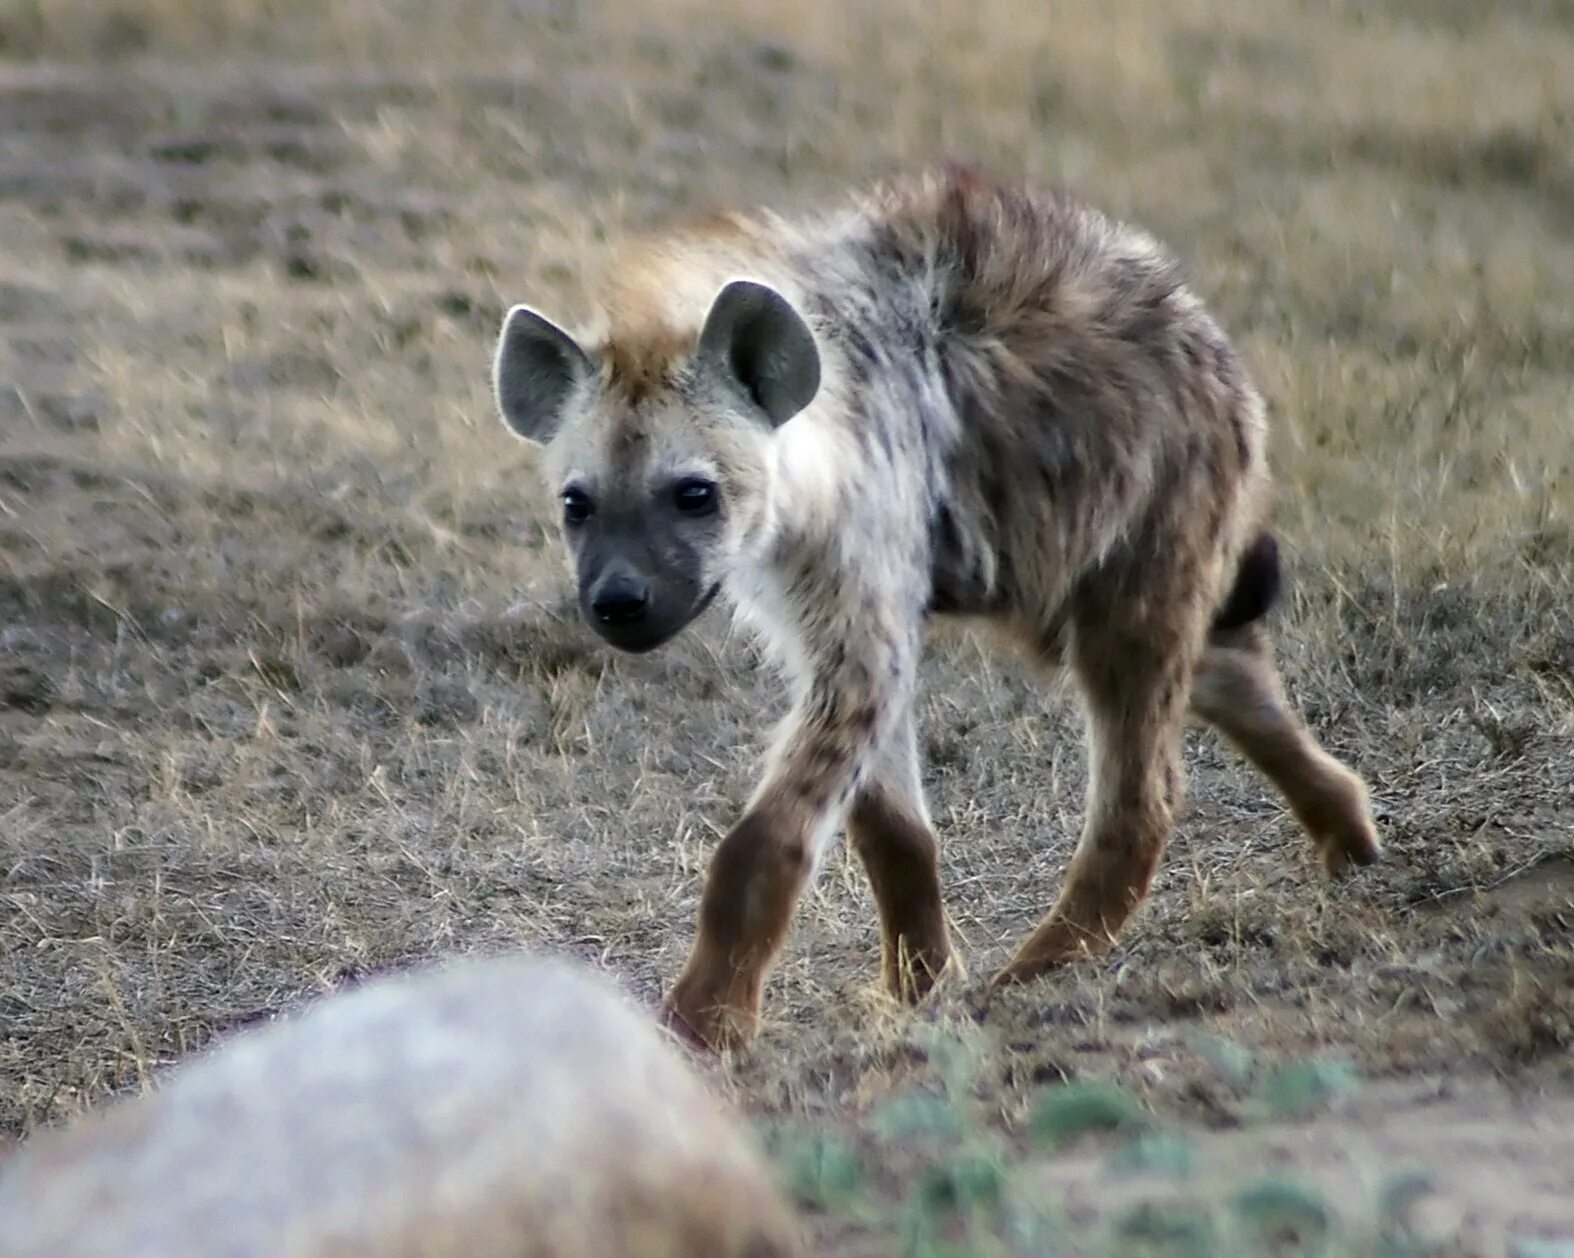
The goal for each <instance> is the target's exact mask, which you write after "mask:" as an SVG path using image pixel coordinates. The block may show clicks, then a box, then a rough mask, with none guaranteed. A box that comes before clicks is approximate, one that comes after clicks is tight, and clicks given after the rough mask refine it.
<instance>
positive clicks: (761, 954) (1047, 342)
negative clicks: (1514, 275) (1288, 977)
mask: <svg viewBox="0 0 1574 1258" xmlns="http://www.w3.org/2000/svg"><path fill="white" fill-rule="evenodd" d="M600 304H601V312H600V318H599V320H598V326H595V327H592V328H591V329H589V330H587V331H586V333H585V335H583V336H582V337H580V338H576V337H574V336H572V335H571V334H570V333H569V332H567V331H565V330H563V329H562V328H561V327H559V326H557V325H556V324H554V323H552V322H551V321H549V320H548V319H547V318H545V317H544V316H542V315H541V314H539V313H537V312H536V311H534V310H533V309H531V308H529V307H526V306H517V307H515V308H514V309H513V310H511V311H510V312H509V314H508V317H507V319H506V322H505V324H504V327H503V330H502V335H501V338H500V342H499V345H498V350H497V355H496V360H495V364H494V386H495V390H496V397H497V402H498V405H499V409H500V410H501V412H502V415H503V418H504V419H505V421H506V422H507V424H508V426H509V427H510V428H512V430H513V431H514V432H515V433H517V434H518V435H519V436H521V437H523V438H525V439H526V440H528V441H531V442H534V443H537V444H538V445H540V446H542V447H544V455H543V458H542V465H543V468H544V471H545V474H546V477H547V479H548V481H549V483H550V484H551V486H552V487H553V488H555V490H556V491H557V492H558V493H559V494H560V495H561V502H562V518H563V530H564V533H565V535H566V539H567V544H568V549H569V552H570V556H571V564H572V567H573V569H574V571H575V573H576V575H577V579H578V587H579V601H580V606H581V609H582V612H583V614H584V616H585V618H586V619H587V620H588V621H589V623H590V625H591V627H592V628H594V629H595V630H596V632H598V633H599V634H600V635H601V636H602V637H603V638H605V639H606V640H607V641H608V642H610V643H611V644H612V645H613V646H615V647H618V648H621V649H623V650H625V651H635V652H638V651H648V650H651V649H652V648H654V647H657V646H659V645H661V644H662V643H664V642H666V641H667V640H668V639H670V638H671V637H672V636H673V635H674V634H676V633H678V632H679V631H680V630H681V629H682V628H683V627H684V626H685V625H687V624H688V623H689V622H690V621H692V620H693V619H694V618H695V617H696V616H697V615H699V614H700V612H702V611H703V610H704V609H705V608H706V606H707V605H708V604H709V603H710V602H711V600H712V599H713V598H714V597H715V596H716V594H717V593H718V592H720V591H726V594H727V596H728V597H729V599H730V600H731V601H732V602H733V603H734V604H735V605H736V607H737V608H738V609H739V610H740V611H741V612H742V613H743V615H744V617H745V619H747V620H749V621H752V623H753V624H754V625H755V626H756V627H757V628H758V629H759V630H760V631H761V633H762V636H763V638H764V640H765V641H766V643H767V644H768V645H769V646H770V647H772V648H773V649H774V652H775V654H776V656H777V657H778V658H779V660H780V661H781V663H782V665H783V666H784V668H785V673H786V675H787V677H788V678H789V679H790V682H791V691H792V705H791V712H790V715H789V717H788V719H787V721H786V723H785V727H784V729H783V732H782V733H781V735H780V736H779V738H778V741H777V743H776V745H775V749H774V751H773V752H772V754H771V756H770V759H769V763H768V767H767V768H766V770H765V774H764V777H763V780H762V781H761V783H760V785H759V787H758V789H757V790H756V791H755V793H754V795H753V798H752V799H751V800H750V802H749V804H748V806H747V807H746V808H745V810H744V812H743V815H742V817H741V819H740V820H738V822H737V823H736V825H734V826H733V828H732V829H731V831H730V832H729V833H728V834H727V835H726V837H725V838H724V839H723V841H722V842H721V844H720V846H719V847H718V848H717V850H716V853H715V856H714V858H713V860H712V863H711V866H710V870H709V874H708V876H707V879H706V882H705V887H704V891H703V895H702V898H701V903H700V911H699V925H698V932H697V937H696V940H695V943H694V946H693V951H692V953H691V955H690V958H689V961H688V963H687V966H686V968H685V969H684V971H683V973H682V975H681V976H680V978H679V979H678V981H677V983H676V985H675V987H674V988H673V989H672V991H671V992H670V994H669V996H668V998H667V1008H668V1012H669V1016H670V1018H671V1020H672V1022H673V1023H674V1025H676V1026H678V1027H680V1028H682V1029H684V1030H687V1031H688V1032H689V1033H691V1034H693V1035H695V1036H697V1037H698V1038H699V1039H700V1040H702V1041H704V1042H706V1043H708V1044H711V1045H726V1044H730V1043H735V1042H737V1041H739V1040H742V1039H746V1038H747V1037H748V1036H749V1035H750V1034H751V1033H752V1031H753V1029H754V1026H755V1023H756V1020H757V1015H758V1010H759V1006H760V997H761V987H762V983H763V980H764V978H765V975H766V972H767V969H768V967H769V965H770V963H771V961H772V958H773V957H774V956H775V954H776V953H777V951H778V949H779V948H780V947H781V944H782V941H783V936H784V935H785V933H786V931H787V927H788V920H789V917H790V915H791V913H792V909H793V905H794V902H795V900H796V899H797V897H798V895H799V892H800V891H801V890H802V888H803V886H804V884H805V882H806V880H807V879H808V878H809V877H810V875H811V872H812V871H813V869H814V866H815V864H816V861H817V860H818V859H819V857H820V856H821V854H822V853H823V852H824V850H825V848H826V845H827V840H828V839H829V838H830V837H831V836H832V835H833V833H834V832H836V831H837V829H838V828H839V826H842V825H843V824H845V829H846V831H847V833H848V835H849V837H850V840H851V842H852V845H853V848H854V849H855V851H856V852H857V854H858V856H859V857H860V858H861V859H862V862H863V865H864V867H865V869H866V871H867V873H868V877H869V880H870V883H871V885H872V888H873V892H874V898H875V901H876V905H877V908H878V912H879V917H880V926H881V936H882V952H883V961H882V969H883V977H884V980H885V983H886V984H887V985H888V987H889V988H890V989H891V990H892V991H893V992H895V993H897V994H899V995H902V996H905V997H907V998H909V999H916V998H918V997H921V996H922V995H923V994H924V993H925V992H926V991H927V990H928V988H929V987H930V986H931V985H932V984H933V982H934V980H935V979H936V977H937V976H939V975H940V974H941V972H942V971H944V970H945V969H946V967H947V964H948V962H949V961H950V959H951V956H952V949H951V944H950V941H949V939H948V933H947V926H946V916H945V910H944V907H943V904H942V900H941V891H940V884H939V879H938V875H937V862H936V839H935V835H934V832H933V830H932V828H931V825H930V819H929V813H928V810H927V808H926V805H925V801H924V795H923V790H922V786H921V780H920V779H921V773H920V764H919V756H918V750H917V745H916V740H915V735H914V723H913V706H914V688H915V684H916V679H917V672H918V662H919V654H920V648H921V642H922V639H923V636H924V629H925V625H926V622H928V621H929V620H931V618H936V617H970V618H973V619H974V620H983V621H987V622H989V623H992V624H993V625H995V626H997V627H998V628H1000V629H1002V630H1004V632H1005V635H1006V636H1007V637H1008V638H1009V639H1010V640H1012V641H1013V642H1014V643H1015V644H1016V645H1018V646H1019V647H1020V648H1022V649H1023V650H1025V651H1026V652H1027V654H1028V656H1029V657H1030V658H1031V659H1032V660H1034V661H1036V662H1039V663H1042V664H1046V665H1050V666H1057V665H1061V664H1062V663H1064V664H1065V665H1066V666H1068V667H1069V670H1070V671H1071V673H1072V674H1073V675H1074V677H1075V680H1076V682H1077V683H1078V687H1079V689H1080V691H1081V695H1082V698H1083V700H1084V706H1085V710H1086V716H1087V722H1088V730H1089V757H1090V770H1091V771H1090V774H1089V787H1088V797H1087V811H1086V820H1085V826H1084V829H1083V832H1082V836H1081V839H1080V842H1079V843H1078V845H1077V848H1076V851H1075V854H1074V856H1073V857H1072V860H1071V862H1070V865H1069V867H1068V869H1067V871H1066V875H1065V879H1064V885H1063V887H1062V889H1061V892H1060V896H1059V898H1058V900H1057V901H1056V903H1055V904H1054V906H1053V908H1052V909H1051V910H1050V911H1049V913H1048V916H1046V917H1045V918H1044V919H1043V921H1042V923H1041V924H1040V925H1039V926H1038V927H1037V929H1035V930H1034V931H1033V933H1032V934H1031V935H1030V936H1029V938H1028V939H1027V940H1026V941H1025V942H1024V943H1023V944H1022V945H1021V948H1020V950H1019V951H1018V952H1017V953H1016V954H1015V956H1014V957H1013V958H1012V959H1011V960H1010V962H1009V963H1008V964H1007V965H1006V966H1005V968H1004V970H1002V971H1001V972H1000V974H999V975H998V976H997V977H996V980H995V981H996V982H997V983H1005V982H1011V981H1018V980H1025V979H1030V978H1032V977H1034V976H1036V975H1039V974H1041V973H1043V972H1044V971H1046V970H1048V969H1050V968H1052V967H1055V966H1058V965H1060V964H1061V963H1063V962H1067V961H1070V960H1072V959H1073V958H1076V957H1078V956H1079V955H1081V954H1083V953H1085V952H1088V951H1092V950H1097V949H1100V948H1103V947H1105V946H1107V945H1108V944H1109V943H1110V942H1111V940H1112V939H1113V938H1114V936H1115V934H1116V932H1117V931H1118V930H1119V929H1120V927H1121V925H1122V923H1123V922H1125V921H1126V919H1127V917H1128V916H1129V915H1130V914H1131V912H1132V910H1133V909H1134V908H1135V907H1136V906H1137V905H1138V903H1139V902H1140V901H1141V900H1142V899H1143V897H1144V896H1145V894H1146V892H1147V888H1148V885H1149V882H1150V880H1151V878H1152V876H1153V873H1154V869H1155V866H1156V864H1157V862H1158V860H1159V856H1160V853H1161V850H1162V848H1163V846H1164V843H1165V840H1166V837H1167V835H1168V832H1169V830H1170V826H1171V821H1172V818H1173V816H1174V814H1175V811H1176V807H1177V805H1178V803H1179V802H1180V798H1181V792H1182V785H1183V779H1182V770H1181V761H1180V748H1181V733H1182V728H1183V724H1184V721H1185V719H1186V717H1187V714H1188V711H1190V712H1193V713H1196V714H1198V715H1200V716H1201V717H1202V718H1203V719H1204V720H1206V721H1208V722H1209V723H1211V724H1212V725H1214V726H1216V727H1217V728H1218V729H1219V730H1221V731H1222V732H1223V733H1224V735H1225V736H1226V737H1227V738H1229V739H1230V740H1231V741H1232V742H1233V743H1234V744H1235V745H1236V746H1237V747H1238V748H1239V749H1240V750H1241V751H1242V752H1243V753H1244V754H1245V755H1246V757H1247V758H1248V759H1249V760H1251V761H1252V762H1253V763H1254V764H1255V765H1256V766H1257V767H1258V768H1259V769H1260V770H1262V771H1263V772H1264V773H1265V774H1266V775H1267V776H1268V777H1269V778H1270V779H1271V780H1272V781H1273V783H1274V784H1275V785H1276V786H1277V787H1278V789H1279V790H1280V791H1281V792H1282V794H1283V795H1284V797H1285V799H1286V800H1287V801H1288V804H1289V807H1290V808H1291V810H1292V811H1293V812H1294V814H1295V815H1296V817H1297V818H1299V820H1300V821H1301V823H1302V824H1303V826H1304V827H1305V829H1306V830H1307V831H1308V832H1309V834H1310V836H1311V838H1312V840H1313V842H1314V843H1315V844H1316V846H1317V848H1318V851H1319V852H1320V854H1321V857H1322V860H1323V862H1324V864H1325V865H1326V866H1327V867H1328V869H1329V870H1330V871H1334V872H1337V871H1339V870H1342V869H1343V868H1344V867H1345V866H1347V865H1349V864H1352V863H1353V864H1365V863H1367V862H1369V861H1371V860H1373V859H1374V857H1375V856H1376V854H1377V851H1378V841H1377V836H1376V832H1375V830H1374V827H1373V824H1372V820H1371V817H1370V813H1369V809H1368V803H1367V793H1366V789H1365V787H1364V785H1363V784H1362V782H1361V780H1360V779H1359V778H1358V777H1357V776H1356V775H1355V774H1354V773H1353V772H1351V771H1350V770H1349V769H1347V768H1345V767H1344V766H1343V765H1341V764H1339V763H1338V762H1336V761H1335V760H1334V759H1333V758H1332V757H1330V756H1329V755H1328V754H1327V753H1326V752H1324V751H1323V750H1322V749H1321V748H1320V747H1319V746H1318V745H1317V743H1316V742H1315V741H1314V739H1313V737H1312V735H1311V733H1310V732H1309V731H1308V729H1307V728H1306V726H1305V724H1304V722H1303V721H1302V720H1301V719H1300V717H1299V716H1298V715H1297V714H1296V712H1295V711H1294V710H1293V708H1292V707H1291V706H1290V704H1289V703H1288V702H1287V700H1286V698H1285V694H1284V691H1283V689H1282V687H1281V685H1280V681H1279V678H1278V674H1277V672H1276V670H1275V667H1274V664H1273V661H1272V658H1271V655H1270V649H1269V643H1268V638H1267V634H1266V632H1265V630H1264V628H1263V626H1262V624H1261V621H1262V618H1263V615H1264V613H1265V612H1266V611H1267V609H1268V607H1269V604H1270V603H1271V602H1272V601H1273V598H1274V595H1275V593H1276V591H1277V588H1278V582H1279V563H1278V554H1277V548H1276V546H1275V543H1274V541H1273V538H1272V536H1271V534H1270V533H1269V532H1267V531H1266V529H1265V525H1264V520H1265V516H1266V487H1267V481H1268V473H1267V470H1266V463H1265V455H1264V446H1265V437H1266V423H1265V418H1264V408H1263V404H1262V402H1261V400H1260V399H1259V396H1258V394H1257V393H1256V392H1255V390H1254V389H1253V386H1252V385H1251V383H1250V382H1249V381H1248V379H1247V375H1246V372H1245V371H1244V369H1243V367H1242V364H1241V362H1240V360H1239V358H1238V357H1237V355H1236V353H1235V351H1234V350H1233V349H1232V347H1231V345H1230V344H1229V342H1228V341H1227V340H1226V338H1225V336H1224V334H1223V332H1221V330H1220V328H1219V326H1218V324H1217V323H1216V322H1215V321H1214V320H1213V318H1212V317H1210V315H1209V314H1208V313H1207V312H1206V311H1205V310H1204V308H1203V306H1202V304H1201V303H1200V302H1199V300H1198V299H1197V297H1196V296H1195V295H1194V294H1193V292H1192V291H1191V290H1190V289H1189V288H1188V287H1187V286H1186V284H1185V283H1184V281H1183V279H1182V277H1181V275H1180V273H1179V271H1178V269H1177V266H1176V264H1175V263H1174V262H1173V261H1172V260H1171V258H1170V257H1168V256H1167V255H1166V254H1165V253H1164V252H1163V251H1162V250H1161V248H1160V247H1159V246H1158V245H1157V244H1156V242H1155V241H1154V240H1153V239H1152V238H1150V237H1149V236H1148V235H1146V234H1145V233H1143V232H1141V231H1139V230H1136V229H1134V228H1132V227H1129V226H1126V225H1123V224H1120V223H1117V222H1114V221H1112V220H1110V219H1109V218H1107V217H1105V216H1103V215H1101V214H1100V213H1098V212H1096V211H1095V210H1093V209H1091V208H1088V207H1086V206H1084V205H1081V204H1079V203H1078V202H1077V201H1075V200H1074V199H1071V198H1068V197H1064V196H1061V195H1051V194H1048V193H1042V192H1035V191H1032V190H1027V189H1023V188H1018V187H1009V186H1002V185H998V184H995V183H993V182H990V181H988V180H986V179H984V178H983V177H981V176H978V175H975V174H973V173H970V172H967V171H963V170H948V171H945V172H943V173H936V174H930V175H927V176H924V177H921V178H916V179H912V180H909V181H905V182H898V183H896V184H894V185H888V186H886V187H883V188H880V189H876V190H874V191H872V192H867V193H864V194H862V195H856V196H854V197H851V198H849V200H848V202H847V203H846V204H844V205H842V206H840V207H838V208H836V209H834V210H831V211H829V212H826V213H822V214H820V215H818V216H806V217H804V218H801V219H792V220H789V219H786V218H783V217H781V216H778V215H774V214H768V213H759V214H752V215H741V214H740V215H727V216H722V217H718V218H714V219H711V220H707V221H705V222H703V223H701V224H698V225H696V226H694V227H691V228H688V229H680V230H676V231H673V232H671V233H669V234H665V235H661V236H656V237H653V238H651V239H647V240H644V241H641V242H638V243H637V244H636V246H635V247H634V248H633V249H632V250H630V251H629V253H628V256H626V257H623V258H622V259H620V260H618V261H617V262H616V263H615V264H614V265H613V266H612V267H611V269H610V276H609V281H608V284H607V287H606V291H605V293H604V294H603V298H602V301H601V303H600Z"/></svg>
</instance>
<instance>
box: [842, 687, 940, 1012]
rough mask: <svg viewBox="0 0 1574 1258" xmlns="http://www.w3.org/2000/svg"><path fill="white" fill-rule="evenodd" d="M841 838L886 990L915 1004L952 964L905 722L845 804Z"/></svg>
mask: <svg viewBox="0 0 1574 1258" xmlns="http://www.w3.org/2000/svg"><path fill="white" fill-rule="evenodd" d="M847 835H848V838H849V840H850V841H851V843H852V847H853V850H854V851H855V852H857V853H858V858H859V860H861V861H862V862H863V866H864V869H865V871H866V872H867V873H868V875H869V885H870V887H871V888H872V889H873V891H874V899H875V907H876V908H877V909H878V911H879V914H880V953H881V965H880V969H881V976H882V978H883V979H884V982H885V987H886V990H887V991H889V992H890V993H891V994H892V995H893V996H896V997H897V998H898V999H900V1000H905V1001H908V1002H910V1003H916V1002H917V1001H919V1000H922V999H923V998H924V996H926V995H927V994H928V993H929V991H930V989H931V988H932V987H933V986H934V984H935V982H936V980H938V979H939V977H940V975H941V974H942V973H943V972H944V971H945V970H946V968H947V966H949V965H951V964H952V954H951V941H950V936H949V933H948V932H947V930H946V917H945V905H944V903H943V902H942V901H941V898H940V866H939V844H938V843H937V842H936V840H935V834H934V830H933V828H932V827H931V826H930V824H929V817H928V810H927V809H926V808H925V807H924V797H923V789H922V786H921V784H920V779H919V769H918V747H917V742H916V738H915V734H914V730H913V722H912V718H911V717H908V718H907V719H906V720H905V721H903V722H902V726H901V728H900V729H898V730H897V731H896V732H895V734H894V735H893V737H892V740H891V745H890V747H889V748H888V749H887V750H885V751H883V752H882V754H881V755H880V756H878V757H877V758H876V762H875V764H874V765H873V766H871V771H870V773H869V775H868V777H867V778H866V779H865V781H864V783H863V784H862V786H860V788H859V790H858V793H857V794H856V795H855V796H854V797H853V802H852V807H851V809H850V810H849V811H848V815H847Z"/></svg>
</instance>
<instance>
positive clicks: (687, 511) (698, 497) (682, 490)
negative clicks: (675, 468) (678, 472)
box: [672, 476, 716, 515]
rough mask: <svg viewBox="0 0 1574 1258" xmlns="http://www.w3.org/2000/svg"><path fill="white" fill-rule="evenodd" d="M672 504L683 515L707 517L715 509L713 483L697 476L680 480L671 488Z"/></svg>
mask: <svg viewBox="0 0 1574 1258" xmlns="http://www.w3.org/2000/svg"><path fill="white" fill-rule="evenodd" d="M672 503H673V505H674V506H675V507H677V509H678V510H679V511H681V512H683V514H684V515H709V514H710V513H711V512H712V511H714V510H715V509H716V485H715V482H714V481H708V480H701V479H700V478H699V477H697V476H691V477H690V478H689V479H688V480H680V481H679V482H678V483H677V484H676V485H675V486H673V489H672Z"/></svg>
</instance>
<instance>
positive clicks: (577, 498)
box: [563, 486, 595, 524]
mask: <svg viewBox="0 0 1574 1258" xmlns="http://www.w3.org/2000/svg"><path fill="white" fill-rule="evenodd" d="M594 510H595V508H594V507H592V506H591V505H590V496H589V495H588V494H586V493H585V491H584V490H583V489H575V488H573V487H572V486H570V487H569V488H568V489H565V490H564V491H563V520H564V523H567V524H583V523H584V522H585V521H586V520H588V519H589V518H590V513H591V512H592V511H594Z"/></svg>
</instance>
